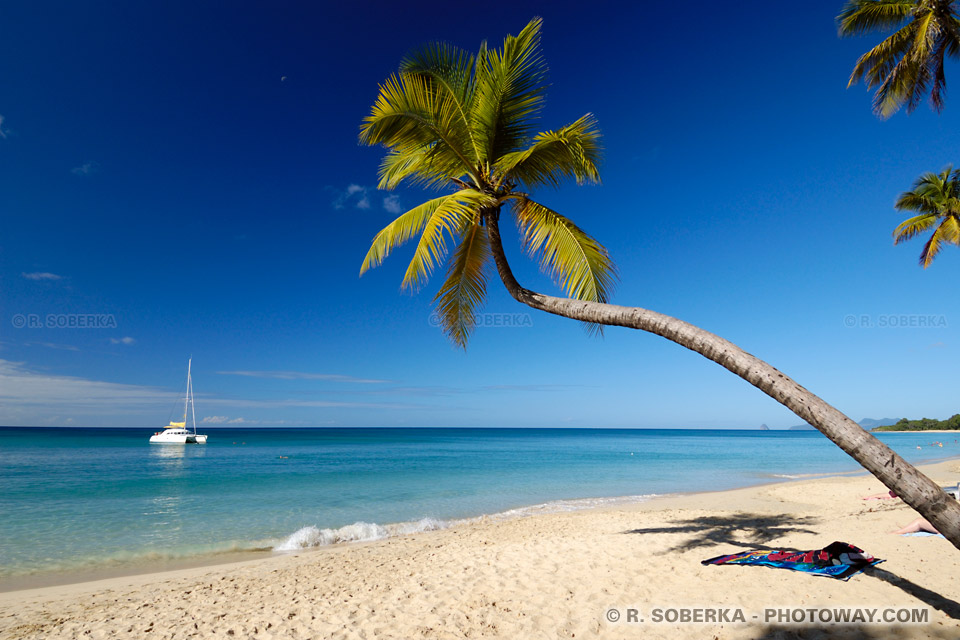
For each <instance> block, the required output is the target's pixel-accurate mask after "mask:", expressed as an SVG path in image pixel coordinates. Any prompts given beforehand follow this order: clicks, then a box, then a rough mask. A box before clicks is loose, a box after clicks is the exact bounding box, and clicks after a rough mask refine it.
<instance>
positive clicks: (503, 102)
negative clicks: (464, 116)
mask: <svg viewBox="0 0 960 640" xmlns="http://www.w3.org/2000/svg"><path fill="white" fill-rule="evenodd" d="M542 24H543V21H542V20H541V19H540V18H534V19H533V20H531V21H530V23H529V24H528V25H527V26H526V27H524V29H523V30H522V31H521V32H520V33H519V34H518V35H517V36H516V37H514V36H507V38H506V39H505V40H504V43H503V49H501V50H488V49H486V48H483V49H481V54H480V55H479V56H478V57H477V66H476V83H477V89H476V94H475V96H474V101H473V105H472V109H471V113H472V117H473V125H474V127H473V128H474V130H475V131H476V134H477V136H478V139H479V141H480V145H481V147H482V149H483V150H484V156H483V158H481V160H482V161H484V162H485V163H487V164H493V163H494V162H496V161H497V160H498V159H499V158H500V157H501V156H502V155H503V154H505V153H509V152H511V151H515V150H517V149H519V148H521V147H522V146H523V144H524V142H525V141H526V140H527V139H528V138H529V136H530V134H531V133H532V131H533V129H532V117H533V116H535V115H536V114H537V113H538V112H539V111H540V109H541V108H542V107H543V99H544V94H545V92H546V71H547V69H546V64H545V63H544V61H543V57H542V56H541V54H540V29H541V26H542Z"/></svg>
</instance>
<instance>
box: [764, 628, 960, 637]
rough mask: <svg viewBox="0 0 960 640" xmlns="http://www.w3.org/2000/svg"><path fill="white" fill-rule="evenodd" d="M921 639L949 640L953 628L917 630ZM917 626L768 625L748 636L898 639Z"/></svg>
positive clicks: (914, 629) (913, 630)
mask: <svg viewBox="0 0 960 640" xmlns="http://www.w3.org/2000/svg"><path fill="white" fill-rule="evenodd" d="M921 628H922V629H923V633H924V637H926V638H930V639H931V640H953V639H954V638H956V630H955V629H937V628H935V627H933V625H927V626H924V627H921ZM916 630H917V627H915V626H912V627H909V628H904V627H902V626H900V625H893V626H878V625H870V626H867V625H844V626H833V625H811V626H803V627H797V626H783V625H769V626H766V627H763V628H762V629H759V630H758V631H757V635H755V636H752V637H753V638H755V639H756V640H814V639H817V640H819V639H821V638H822V639H824V640H826V639H830V640H832V639H833V638H838V639H842V640H900V639H901V638H904V637H917V636H916V635H911V632H914V633H915V632H916Z"/></svg>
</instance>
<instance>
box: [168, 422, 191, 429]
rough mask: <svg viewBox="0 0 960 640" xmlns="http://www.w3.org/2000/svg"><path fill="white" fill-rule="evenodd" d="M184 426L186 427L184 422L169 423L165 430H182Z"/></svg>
mask: <svg viewBox="0 0 960 640" xmlns="http://www.w3.org/2000/svg"><path fill="white" fill-rule="evenodd" d="M185 426H187V423H186V422H171V423H170V424H169V425H167V429H183V428H184V427H185Z"/></svg>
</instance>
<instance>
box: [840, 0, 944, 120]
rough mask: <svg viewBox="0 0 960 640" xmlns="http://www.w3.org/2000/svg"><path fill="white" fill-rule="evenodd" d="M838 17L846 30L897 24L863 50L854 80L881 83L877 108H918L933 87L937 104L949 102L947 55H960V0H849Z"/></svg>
mask: <svg viewBox="0 0 960 640" xmlns="http://www.w3.org/2000/svg"><path fill="white" fill-rule="evenodd" d="M837 23H838V26H839V31H840V35H841V36H853V35H861V34H864V33H867V32H870V31H876V30H886V29H896V32H895V33H894V34H893V35H891V36H890V37H888V38H887V39H885V40H884V41H883V42H881V43H880V44H879V45H877V46H876V47H874V48H873V49H871V50H870V51H868V52H867V53H865V54H864V55H862V56H860V58H859V59H858V60H857V63H856V65H855V66H854V68H853V73H851V75H850V81H849V83H848V86H851V85H853V84H856V83H857V82H859V81H860V80H863V81H864V82H865V84H866V85H867V88H868V89H874V88H875V89H876V94H875V95H874V101H873V108H874V111H875V112H876V113H877V114H878V115H879V116H880V117H882V118H888V117H890V116H891V115H893V113H895V112H896V111H897V110H899V109H900V108H901V107H904V106H905V107H906V108H907V112H908V113H909V112H912V111H913V110H914V109H916V108H917V106H918V105H919V104H920V102H921V101H922V100H923V97H924V96H925V95H926V94H927V93H928V92H929V94H930V103H931V105H932V106H933V108H934V109H935V110H936V111H940V110H941V109H942V108H943V93H944V92H945V90H946V83H947V81H946V75H945V73H944V61H945V60H946V58H948V57H950V58H957V57H960V18H958V2H957V1H956V0H909V1H908V0H849V1H848V2H847V4H846V5H845V6H844V8H843V10H842V11H841V12H840V15H839V16H837Z"/></svg>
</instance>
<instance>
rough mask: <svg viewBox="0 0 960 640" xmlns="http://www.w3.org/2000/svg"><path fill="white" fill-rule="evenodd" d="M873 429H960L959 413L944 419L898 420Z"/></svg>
mask: <svg viewBox="0 0 960 640" xmlns="http://www.w3.org/2000/svg"><path fill="white" fill-rule="evenodd" d="M874 431H960V413H956V414H954V415H953V416H952V417H950V418H948V419H946V420H934V419H933V418H920V419H919V420H907V419H906V418H904V419H903V420H899V421H897V422H895V423H894V424H891V425H885V426H881V427H876V428H875V429H874Z"/></svg>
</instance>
